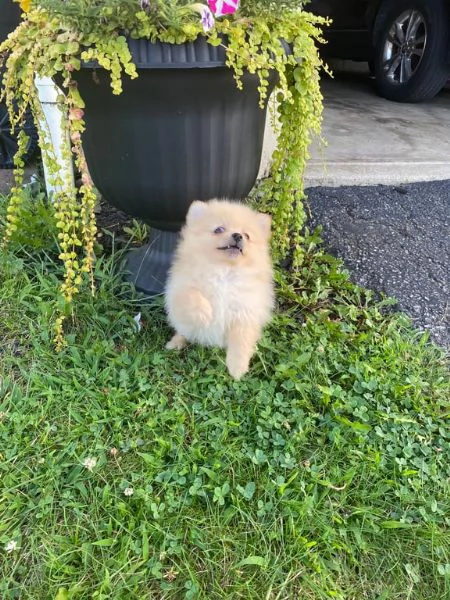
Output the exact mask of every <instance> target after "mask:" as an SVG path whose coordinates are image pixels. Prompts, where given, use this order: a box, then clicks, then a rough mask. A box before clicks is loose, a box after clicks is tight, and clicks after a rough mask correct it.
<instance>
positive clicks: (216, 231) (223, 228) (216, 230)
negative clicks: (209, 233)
mask: <svg viewBox="0 0 450 600" xmlns="http://www.w3.org/2000/svg"><path fill="white" fill-rule="evenodd" d="M224 231H225V227H216V228H215V229H214V233H224Z"/></svg>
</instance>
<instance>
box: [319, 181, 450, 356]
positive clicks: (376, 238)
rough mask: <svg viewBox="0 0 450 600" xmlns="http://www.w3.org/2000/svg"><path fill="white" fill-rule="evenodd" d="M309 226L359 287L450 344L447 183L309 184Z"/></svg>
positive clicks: (449, 192)
mask: <svg viewBox="0 0 450 600" xmlns="http://www.w3.org/2000/svg"><path fill="white" fill-rule="evenodd" d="M308 196H309V203H310V208H311V212H312V215H313V216H312V220H311V224H312V225H313V226H317V225H321V226H322V227H323V233H322V236H323V239H324V244H325V246H326V248H327V249H328V250H329V251H330V253H332V254H334V255H335V256H338V257H340V258H341V259H343V261H344V263H345V266H346V267H347V269H348V270H349V272H350V275H351V278H352V280H353V281H354V282H355V283H358V284H359V285H361V286H363V287H366V288H369V289H372V290H375V291H377V292H383V293H384V294H386V295H388V296H392V297H394V298H396V299H397V302H398V309H399V310H402V311H403V312H405V313H406V314H407V315H409V316H410V317H411V319H412V321H413V323H414V325H415V326H416V327H418V328H419V329H421V330H428V331H429V332H430V335H431V338H432V339H433V340H434V341H435V342H436V343H437V344H439V345H442V346H446V347H448V348H450V296H449V294H450V181H449V180H446V181H437V182H429V183H414V184H405V185H402V186H385V185H380V186H369V187H366V186H352V187H347V186H344V187H334V188H330V187H315V188H310V189H309V190H308Z"/></svg>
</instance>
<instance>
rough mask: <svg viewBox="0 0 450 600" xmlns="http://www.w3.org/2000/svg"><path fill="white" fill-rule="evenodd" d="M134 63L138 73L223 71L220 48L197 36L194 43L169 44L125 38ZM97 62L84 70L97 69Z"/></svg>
mask: <svg viewBox="0 0 450 600" xmlns="http://www.w3.org/2000/svg"><path fill="white" fill-rule="evenodd" d="M127 43H128V47H129V49H130V52H131V56H132V57H133V62H134V64H135V65H136V67H138V68H139V69H212V68H218V67H226V51H225V48H224V47H223V46H212V45H211V44H208V42H207V41H206V38H205V37H203V36H199V37H198V38H197V39H196V40H194V41H193V42H184V43H182V44H170V43H168V42H160V41H155V42H152V41H150V40H147V39H144V38H141V39H132V38H129V37H127ZM98 67H99V65H98V64H97V63H96V62H85V63H83V68H88V69H96V68H98Z"/></svg>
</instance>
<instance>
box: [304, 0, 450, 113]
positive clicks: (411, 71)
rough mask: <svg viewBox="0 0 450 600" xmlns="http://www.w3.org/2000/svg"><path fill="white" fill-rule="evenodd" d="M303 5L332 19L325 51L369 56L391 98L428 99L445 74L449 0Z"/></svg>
mask: <svg viewBox="0 0 450 600" xmlns="http://www.w3.org/2000/svg"><path fill="white" fill-rule="evenodd" d="M305 10H309V11H311V12H313V13H315V14H318V15H322V16H328V17H330V18H331V19H333V23H332V25H331V26H330V27H329V28H327V29H328V30H327V31H326V32H325V37H326V39H327V40H328V44H327V45H325V46H323V48H322V54H323V56H324V57H325V58H341V59H351V60H366V61H368V62H369V64H370V66H371V69H372V71H373V74H374V75H375V81H376V86H377V90H378V93H379V94H380V95H381V96H384V97H385V98H388V99H389V100H395V101H397V102H419V101H421V100H428V99H430V98H432V97H433V96H435V95H436V94H437V93H438V92H439V91H440V90H441V89H442V88H443V87H444V85H445V83H446V82H447V80H448V78H449V73H450V0H311V2H310V3H309V4H306V6H305Z"/></svg>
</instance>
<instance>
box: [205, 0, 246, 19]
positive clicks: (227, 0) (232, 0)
mask: <svg viewBox="0 0 450 600" xmlns="http://www.w3.org/2000/svg"><path fill="white" fill-rule="evenodd" d="M208 4H209V8H210V9H211V10H212V12H213V13H214V14H215V16H216V17H223V16H224V15H232V14H233V13H235V12H236V11H237V9H238V8H239V0H208Z"/></svg>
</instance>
